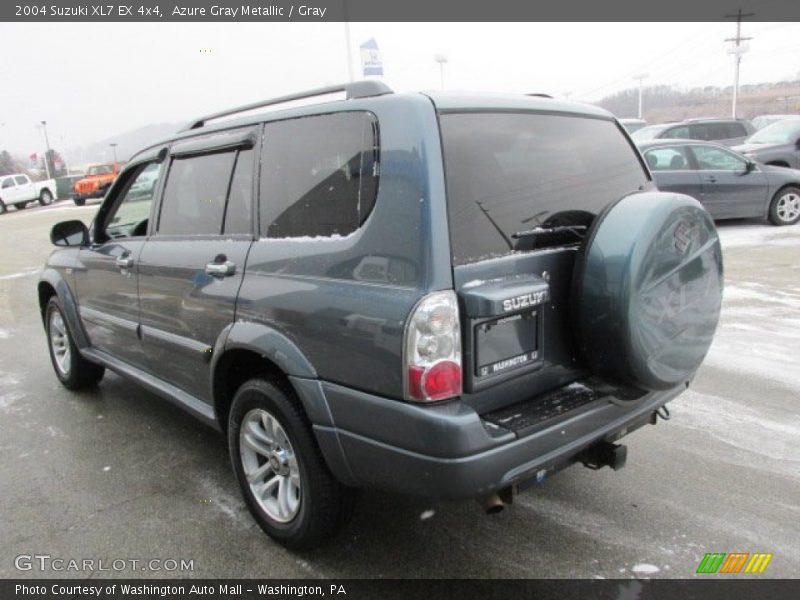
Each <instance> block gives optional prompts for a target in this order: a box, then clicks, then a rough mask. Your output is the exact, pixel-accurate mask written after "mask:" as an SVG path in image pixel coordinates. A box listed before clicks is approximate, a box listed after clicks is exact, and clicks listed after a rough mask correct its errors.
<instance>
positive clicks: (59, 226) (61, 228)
mask: <svg viewBox="0 0 800 600" xmlns="http://www.w3.org/2000/svg"><path fill="white" fill-rule="evenodd" d="M50 242H51V243H52V244H53V245H54V246H88V245H89V229H88V228H87V227H86V225H84V224H83V221H77V220H76V221H62V222H61V223H56V224H55V225H53V229H51V230H50Z"/></svg>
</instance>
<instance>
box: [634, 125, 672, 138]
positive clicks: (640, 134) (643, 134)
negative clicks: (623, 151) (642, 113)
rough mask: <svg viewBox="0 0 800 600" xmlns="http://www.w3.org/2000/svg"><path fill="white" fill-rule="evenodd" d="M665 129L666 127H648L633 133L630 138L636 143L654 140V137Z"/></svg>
mask: <svg viewBox="0 0 800 600" xmlns="http://www.w3.org/2000/svg"><path fill="white" fill-rule="evenodd" d="M666 128H667V126H666V125H649V126H648V127H642V128H641V129H638V130H636V131H634V132H633V133H632V134H631V138H632V139H633V140H634V141H636V142H643V141H645V140H654V139H656V136H657V135H658V134H659V133H661V132H662V131H664V130H665V129H666Z"/></svg>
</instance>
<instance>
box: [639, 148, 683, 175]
mask: <svg viewBox="0 0 800 600" xmlns="http://www.w3.org/2000/svg"><path fill="white" fill-rule="evenodd" d="M644 158H645V160H646V161H647V166H648V167H650V170H651V171H685V170H686V169H688V168H689V159H688V158H687V157H686V150H685V149H684V148H681V147H678V146H674V147H671V148H654V149H652V150H647V151H646V152H645V153H644Z"/></svg>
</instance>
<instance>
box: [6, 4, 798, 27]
mask: <svg viewBox="0 0 800 600" xmlns="http://www.w3.org/2000/svg"><path fill="white" fill-rule="evenodd" d="M739 10H741V11H742V13H744V14H745V15H747V19H748V20H750V21H754V20H755V21H800V2H792V1H787V0H702V1H700V2H698V1H697V0H669V1H668V2H654V1H642V0H309V1H308V2H307V3H302V2H296V1H294V0H240V1H236V0H223V1H221V2H220V1H217V2H215V1H213V0H186V1H184V2H175V1H166V2H161V1H158V0H155V1H153V0H123V1H122V2H119V1H116V2H115V1H110V0H105V1H103V0H99V1H98V0H84V1H82V0H49V1H48V0H42V1H35V0H17V1H14V0H10V1H4V2H2V3H0V21H9V22H74V21H108V22H159V21H173V22H181V21H184V22H202V21H216V22H237V21H274V22H290V21H301V22H325V21H329V22H337V21H338V22H342V21H354V22H359V21H363V22H370V21H373V22H376V21H390V22H391V21H395V22H402V21H434V22H469V21H492V22H502V21H531V22H537V21H538V22H543V21H551V22H552V21H574V22H578V21H605V22H612V21H675V22H678V21H723V20H725V19H726V18H735V17H731V15H735V14H736V13H737V12H738V11H739Z"/></svg>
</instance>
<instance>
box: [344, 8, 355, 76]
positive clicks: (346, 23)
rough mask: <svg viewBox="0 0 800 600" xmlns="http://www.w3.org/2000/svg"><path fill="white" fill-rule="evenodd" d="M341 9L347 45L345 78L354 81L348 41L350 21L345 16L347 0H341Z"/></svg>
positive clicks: (350, 46)
mask: <svg viewBox="0 0 800 600" xmlns="http://www.w3.org/2000/svg"><path fill="white" fill-rule="evenodd" d="M342 10H343V12H344V15H343V16H344V43H345V44H346V46H347V80H348V81H351V82H352V81H354V78H353V47H352V44H351V43H350V21H349V19H348V17H347V0H342Z"/></svg>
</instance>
